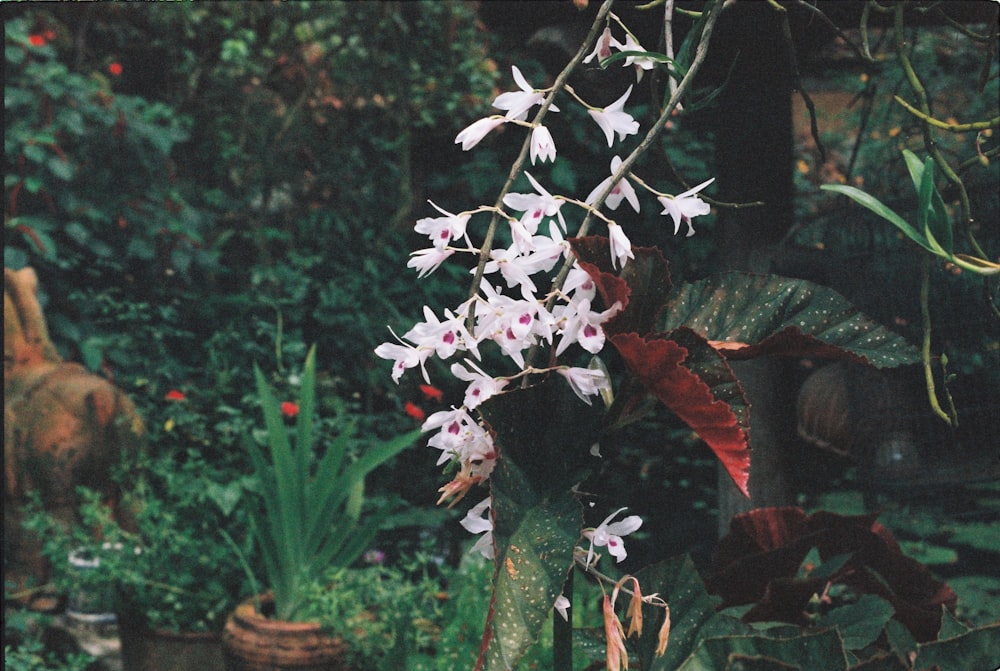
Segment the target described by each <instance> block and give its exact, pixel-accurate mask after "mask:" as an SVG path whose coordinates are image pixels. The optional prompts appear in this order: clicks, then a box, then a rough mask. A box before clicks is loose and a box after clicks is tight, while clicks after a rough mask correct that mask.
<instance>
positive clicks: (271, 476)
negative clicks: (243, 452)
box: [246, 347, 420, 621]
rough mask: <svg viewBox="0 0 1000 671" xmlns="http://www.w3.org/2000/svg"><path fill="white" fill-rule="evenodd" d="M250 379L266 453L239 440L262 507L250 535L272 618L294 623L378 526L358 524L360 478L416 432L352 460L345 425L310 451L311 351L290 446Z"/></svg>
mask: <svg viewBox="0 0 1000 671" xmlns="http://www.w3.org/2000/svg"><path fill="white" fill-rule="evenodd" d="M254 374H255V376H256V380H257V393H258V395H259V397H260V404H261V407H262V409H263V412H264V423H265V427H266V429H267V448H268V452H269V454H268V455H265V453H264V450H263V449H261V447H260V446H259V445H257V444H255V442H254V441H253V440H247V441H246V444H247V449H248V451H249V453H250V458H251V461H252V463H253V468H254V473H255V475H256V476H257V481H258V484H259V493H260V497H261V498H262V499H263V506H254V507H252V508H251V513H250V520H251V531H252V534H253V536H254V539H255V540H256V542H257V545H258V547H259V548H260V552H261V554H262V557H263V560H264V570H265V574H266V579H267V587H268V588H269V589H270V590H271V591H272V593H273V596H274V608H275V612H274V617H276V618H277V619H281V620H291V621H294V620H296V619H297V618H298V617H301V616H302V611H303V607H304V605H305V600H306V597H307V596H308V594H309V585H310V583H311V581H312V580H313V579H314V578H315V577H316V576H317V575H320V574H321V573H322V572H324V571H325V570H326V569H327V568H329V567H331V566H348V565H350V564H351V563H352V562H353V561H354V560H356V559H357V558H358V556H359V555H360V554H361V553H362V552H363V551H364V550H365V549H366V548H367V547H368V545H369V543H370V542H371V540H372V538H373V537H374V535H375V534H376V532H377V531H378V529H379V527H380V525H381V523H382V516H380V515H375V516H374V517H371V518H367V519H365V520H362V519H361V510H362V503H363V500H364V486H365V476H366V475H367V474H368V473H370V472H371V471H372V470H374V469H375V468H377V467H379V466H380V465H382V464H383V463H385V462H386V461H387V460H389V459H391V458H392V457H393V456H395V455H396V454H399V453H400V452H401V451H403V450H404V449H406V448H407V447H409V446H410V445H411V444H412V443H413V441H414V440H415V439H416V438H417V436H419V435H420V431H419V430H415V431H412V432H408V433H405V434H403V435H400V436H397V437H395V438H393V439H392V440H389V441H388V442H385V443H382V444H380V445H378V446H375V447H371V448H369V449H367V450H366V451H364V452H363V453H362V454H361V455H360V456H359V457H358V458H357V459H355V460H353V461H352V460H351V458H350V456H349V454H348V452H349V450H348V448H349V447H350V445H351V441H352V440H353V439H354V431H355V421H354V420H353V419H351V418H348V419H347V420H346V421H345V422H344V423H343V425H342V426H341V430H340V432H339V434H338V435H337V436H336V437H335V438H334V439H333V440H330V441H325V442H324V445H323V448H324V449H323V450H322V451H317V450H316V449H315V445H314V443H315V441H316V435H315V429H314V415H315V405H316V393H315V392H316V349H315V347H313V348H311V349H310V350H309V353H308V355H307V356H306V361H305V365H304V368H303V373H302V390H301V396H300V398H299V403H298V415H297V416H296V421H295V430H294V441H293V439H292V437H291V436H290V435H289V431H288V428H287V427H286V426H285V422H284V419H283V416H282V412H281V404H280V403H279V402H278V401H277V400H276V399H275V396H274V393H273V391H272V390H271V387H270V385H269V384H268V382H267V379H266V378H265V376H264V373H263V372H261V370H260V367H259V366H256V365H255V366H254ZM293 442H294V446H293Z"/></svg>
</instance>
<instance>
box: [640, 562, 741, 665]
mask: <svg viewBox="0 0 1000 671" xmlns="http://www.w3.org/2000/svg"><path fill="white" fill-rule="evenodd" d="M635 577H636V578H637V579H638V580H639V585H640V587H641V588H642V591H643V594H659V595H660V597H662V598H663V600H664V601H666V602H667V605H669V606H670V623H671V627H670V638H669V642H668V644H667V649H666V651H665V652H664V654H663V655H662V656H657V655H656V654H655V650H656V644H657V633H658V632H659V630H660V627H661V626H662V625H663V620H664V618H665V616H666V613H665V611H664V609H663V608H659V607H654V606H650V605H644V606H643V609H642V614H643V634H642V636H641V637H640V638H639V639H638V641H637V642H636V648H637V650H638V653H639V660H640V662H641V666H642V668H644V669H651V670H652V671H667V670H671V671H672V670H673V669H676V668H677V667H678V666H680V664H681V663H682V662H683V661H684V660H685V659H687V658H688V657H689V656H690V655H691V654H692V652H694V650H695V648H696V646H697V645H698V642H699V641H702V640H704V639H706V638H711V637H713V636H723V635H736V634H748V633H750V632H751V629H750V627H749V626H748V625H745V624H743V623H742V622H740V621H739V620H737V619H735V618H733V617H730V616H728V615H723V614H720V613H718V612H716V606H717V605H718V599H716V598H715V597H712V596H710V595H709V594H708V592H707V591H706V590H705V585H704V584H703V583H702V581H701V577H700V576H699V575H698V570H697V568H696V567H695V565H694V562H692V561H691V559H690V558H689V557H687V556H683V557H673V558H671V559H668V560H666V561H663V562H659V563H657V564H653V565H651V566H647V567H646V568H643V569H642V570H640V571H639V572H638V573H636V574H635Z"/></svg>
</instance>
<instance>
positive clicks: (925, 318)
mask: <svg viewBox="0 0 1000 671" xmlns="http://www.w3.org/2000/svg"><path fill="white" fill-rule="evenodd" d="M930 258H931V257H929V256H927V255H926V254H925V255H923V256H922V259H921V261H922V262H921V265H920V321H921V326H922V327H923V331H924V336H923V342H922V343H921V347H920V355H921V358H922V359H923V361H924V380H925V382H926V383H927V400H928V401H930V404H931V410H933V411H934V414H935V415H937V416H938V417H940V418H941V419H943V420H944V421H946V422H948V424H950V425H951V426H958V417H957V416H952V415H949V414H948V413H946V412H945V411H944V410H942V409H941V404H940V403H939V402H938V398H937V390H936V389H935V383H934V371H933V369H932V368H931V310H930V305H929V301H930V286H931V264H930ZM947 393H948V392H947V390H945V394H947ZM949 399H950V395H949Z"/></svg>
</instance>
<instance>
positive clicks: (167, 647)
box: [118, 617, 225, 671]
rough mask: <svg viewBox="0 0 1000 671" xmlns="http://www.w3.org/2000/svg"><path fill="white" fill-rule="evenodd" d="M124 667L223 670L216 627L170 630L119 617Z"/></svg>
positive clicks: (150, 670)
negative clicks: (210, 629) (214, 629)
mask: <svg viewBox="0 0 1000 671" xmlns="http://www.w3.org/2000/svg"><path fill="white" fill-rule="evenodd" d="M118 633H119V637H120V638H121V655H122V668H123V669H124V671H223V669H224V668H225V666H224V665H223V662H222V635H221V634H220V633H219V632H217V631H182V632H176V631H170V630H168V629H150V628H149V627H147V626H145V625H144V624H140V623H137V622H135V621H134V620H131V621H129V619H128V618H124V617H121V618H119V625H118Z"/></svg>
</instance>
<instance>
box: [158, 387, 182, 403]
mask: <svg viewBox="0 0 1000 671" xmlns="http://www.w3.org/2000/svg"><path fill="white" fill-rule="evenodd" d="M163 399H164V400H165V401H186V400H187V396H185V395H184V392H182V391H177V390H176V389H171V390H170V391H168V392H167V393H166V395H165V396H164V397H163Z"/></svg>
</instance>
